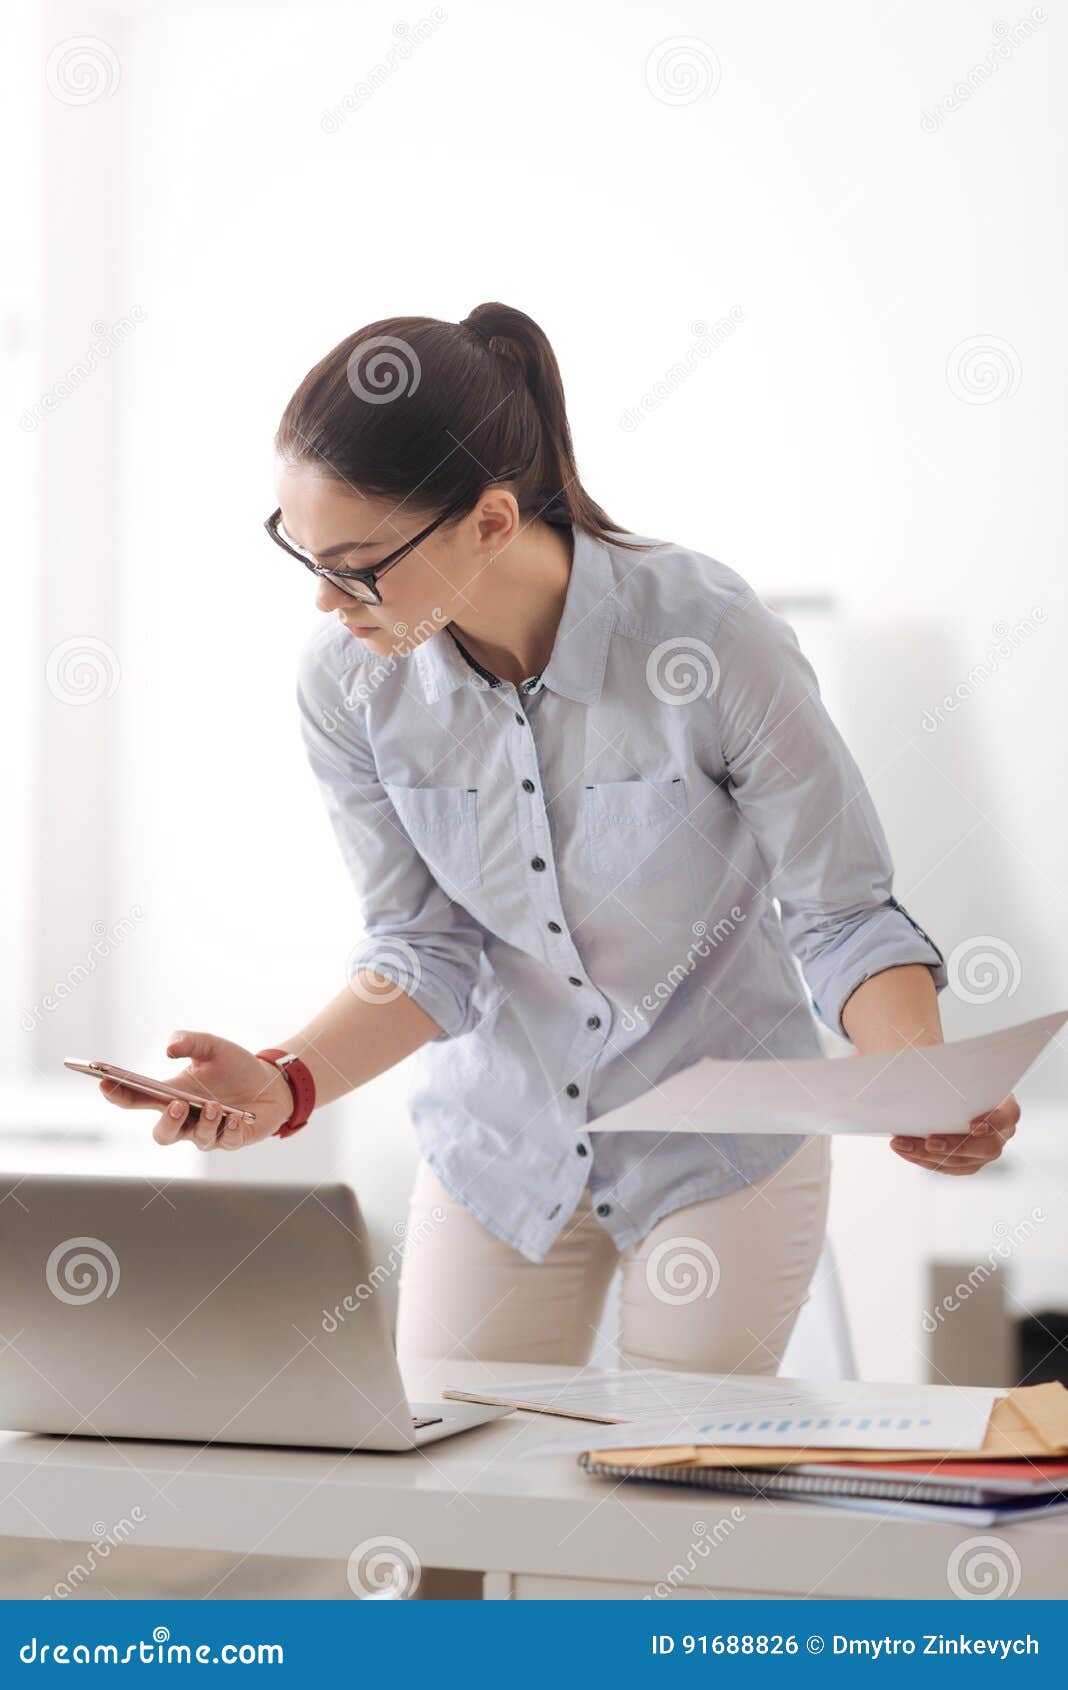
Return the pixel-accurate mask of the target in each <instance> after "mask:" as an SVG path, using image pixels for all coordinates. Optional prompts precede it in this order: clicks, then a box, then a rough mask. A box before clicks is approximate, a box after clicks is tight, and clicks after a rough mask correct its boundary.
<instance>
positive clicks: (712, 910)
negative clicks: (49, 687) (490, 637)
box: [297, 530, 946, 1261]
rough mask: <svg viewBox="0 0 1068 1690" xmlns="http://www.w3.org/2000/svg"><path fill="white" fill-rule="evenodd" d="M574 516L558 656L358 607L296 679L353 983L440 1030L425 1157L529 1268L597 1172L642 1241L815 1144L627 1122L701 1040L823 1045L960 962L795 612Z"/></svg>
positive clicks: (627, 1230) (712, 567) (621, 1220)
mask: <svg viewBox="0 0 1068 1690" xmlns="http://www.w3.org/2000/svg"><path fill="white" fill-rule="evenodd" d="M572 534H573V540H574V557H573V563H572V570H571V577H570V581H569V583H568V590H567V596H566V601H565V604H564V609H563V614H562V617H561V621H560V625H559V628H558V631H557V635H556V640H555V643H554V646H553V650H552V654H551V656H550V659H549V662H548V663H547V665H546V667H545V669H544V670H543V672H542V674H541V675H540V677H536V678H534V679H532V680H530V681H526V682H524V683H523V684H522V686H520V687H516V686H513V685H512V684H511V683H508V682H497V684H496V685H493V684H491V682H490V680H488V679H487V678H486V676H485V672H484V671H483V672H482V673H480V672H479V671H478V670H477V669H476V668H475V667H473V665H472V663H471V662H470V661H469V660H468V659H467V658H466V657H465V655H464V653H463V652H462V651H461V650H460V649H459V647H458V645H457V643H456V640H455V639H454V638H453V635H452V633H451V632H450V630H449V629H448V628H443V627H437V628H436V631H434V632H433V633H432V634H431V635H430V637H429V638H427V639H425V640H424V641H423V643H422V644H419V645H418V646H417V647H416V649H415V650H414V651H412V652H411V655H409V656H407V657H402V658H399V659H396V658H380V657H376V656H375V655H374V654H373V653H370V652H369V651H368V650H367V648H366V647H365V646H364V645H363V644H362V643H361V642H360V641H359V640H358V639H356V638H355V637H354V636H353V635H352V634H350V633H349V632H348V631H347V630H346V629H345V628H344V627H343V626H342V625H341V624H340V623H339V622H338V621H337V620H336V618H334V617H331V618H330V619H329V620H324V622H323V624H322V625H321V626H320V627H319V628H317V630H316V632H315V633H314V635H313V636H312V638H311V639H310V640H309V641H308V643H307V645H306V647H305V649H304V651H303V654H302V657H301V662H300V673H299V680H298V687H297V694H298V699H299V703H300V708H301V723H302V732H303V736H304V742H305V745H306V747H307V752H308V756H309V759H310V761H311V765H312V768H313V770H314V772H315V775H316V777H317V779H318V782H319V785H320V790H321V792H322V795H323V798H324V799H325V802H326V805H327V809H328V811H329V814H330V818H331V821H332V823H333V827H334V830H335V832H336V835H337V838H338V841H339V843H340V845H341V850H342V853H343V855H344V858H345V862H346V864H347V866H348V868H349V870H350V873H351V875H352V879H353V881H354V883H355V885H356V888H357V891H358V895H359V899H360V904H361V906H362V910H363V921H364V926H365V930H366V938H365V939H364V940H363V941H362V942H361V943H359V944H358V945H356V947H355V948H354V949H353V951H352V953H351V955H350V957H349V965H348V966H349V974H350V978H351V977H352V975H353V974H355V971H356V970H357V969H358V968H372V969H374V970H376V971H377V972H378V973H379V974H381V975H383V976H384V977H385V978H386V979H389V980H391V981H394V982H395V983H396V985H397V988H398V990H401V989H402V990H404V991H406V992H408V993H409V995H410V996H411V997H412V998H414V999H415V1001H416V1002H417V1003H418V1004H420V1005H421V1006H422V1008H423V1009H424V1010H425V1011H426V1012H427V1014H428V1015H430V1016H431V1017H432V1018H433V1020H434V1021H435V1022H436V1023H437V1025H438V1026H439V1027H440V1028H441V1029H442V1031H441V1033H440V1035H439V1036H437V1037H435V1038H434V1039H433V1040H431V1041H430V1042H429V1043H428V1044H426V1045H425V1046H424V1047H423V1048H422V1050H421V1051H419V1052H418V1053H417V1054H416V1055H415V1056H413V1057H412V1058H411V1059H410V1060H411V1064H412V1068H413V1070H414V1075H413V1079H414V1083H413V1088H412V1092H411V1095H410V1100H409V1101H410V1108H411V1115H412V1121H413V1126H414V1130H415V1133H416V1138H417V1142H418V1145H419V1148H420V1151H421V1153H422V1155H423V1156H424V1157H425V1158H426V1160H427V1161H428V1162H429V1163H430V1165H431V1167H432V1168H433V1169H434V1171H435V1173H436V1174H437V1175H438V1177H439V1179H440V1180H441V1181H442V1183H443V1184H444V1185H445V1186H446V1188H447V1189H448V1190H449V1191H450V1192H452V1193H453V1195H454V1196H455V1197H456V1198H457V1199H458V1200H459V1201H460V1202H461V1203H463V1204H464V1206H465V1207H466V1208H467V1209H468V1210H469V1211H470V1212H471V1213H472V1214H473V1215H475V1216H476V1217H477V1218H478V1220H480V1221H481V1222H482V1224H483V1225H484V1226H486V1227H488V1228H489V1230H490V1231H491V1232H493V1233H495V1234H496V1236H497V1237H498V1238H501V1239H503V1240H504V1241H505V1242H506V1243H508V1244H510V1245H512V1246H513V1247H514V1248H515V1249H517V1250H519V1251H521V1252H522V1253H523V1254H524V1255H525V1256H527V1257H528V1258H529V1259H530V1260H532V1261H541V1260H543V1258H544V1256H545V1255H546V1253H547V1251H548V1249H549V1247H550V1245H551V1244H552V1242H553V1240H554V1239H555V1238H556V1237H557V1235H558V1234H559V1233H560V1232H561V1230H562V1229H563V1227H564V1226H565V1225H566V1224H567V1221H568V1219H569V1217H570V1216H571V1214H572V1213H573V1211H574V1209H575V1206H576V1204H577V1203H578V1200H579V1198H580V1196H581V1194H582V1191H583V1188H584V1186H585V1185H586V1182H587V1181H588V1182H589V1185H590V1194H591V1198H592V1201H593V1204H594V1209H595V1213H596V1214H597V1216H598V1217H599V1218H600V1219H601V1222H602V1224H603V1225H604V1227H605V1228H606V1230H607V1231H608V1232H609V1233H610V1234H611V1236H612V1238H613V1239H614V1240H615V1242H616V1244H617V1245H618V1246H620V1247H624V1246H626V1245H629V1244H633V1243H635V1242H636V1241H637V1240H639V1239H641V1238H642V1237H644V1236H645V1234H646V1233H647V1232H648V1231H649V1229H650V1228H651V1227H652V1226H653V1225H654V1223H655V1222H656V1221H657V1220H659V1219H660V1217H661V1216H663V1215H665V1214H668V1213H670V1212H671V1211H672V1210H674V1209H677V1208H679V1207H680V1206H681V1205H683V1204H686V1203H694V1202H697V1201H698V1200H700V1199H701V1198H705V1197H715V1196H719V1195H722V1194H724V1193H726V1192H729V1191H733V1190H735V1189H736V1188H738V1187H739V1186H743V1185H746V1184H750V1183H751V1182H752V1181H753V1180H756V1179H759V1178H760V1177H761V1176H762V1175H764V1174H767V1173H769V1172H771V1171H772V1170H773V1169H775V1168H776V1167H778V1166H779V1165H780V1164H781V1163H782V1162H784V1161H785V1160H786V1158H787V1157H788V1156H790V1155H791V1154H792V1153H793V1152H794V1151H795V1150H796V1149H797V1148H798V1147H799V1146H800V1145H801V1144H802V1143H803V1142H804V1139H803V1137H802V1136H800V1135H787V1134H780V1135H777V1136H775V1137H764V1136H746V1135H743V1134H740V1135H732V1134H718V1135H715V1136H705V1135H699V1134H692V1133H680V1134H671V1133H664V1134H660V1133H656V1132H648V1133H612V1132H608V1131H606V1132H603V1133H592V1134H591V1132H590V1131H589V1127H590V1124H591V1123H592V1122H594V1121H596V1120H597V1118H598V1116H601V1115H604V1114H605V1113H607V1111H609V1110H611V1109H615V1108H617V1107H618V1106H619V1105H620V1104H623V1103H627V1102H629V1101H630V1100H631V1099H632V1098H634V1097H636V1096H638V1095H639V1094H641V1093H645V1092H649V1091H652V1092H653V1093H654V1096H655V1088H656V1087H657V1085H658V1084H659V1082H660V1081H662V1080H664V1079H666V1078H667V1077H668V1076H669V1075H671V1074H674V1073H675V1072H676V1071H677V1070H678V1069H680V1068H683V1067H686V1066H687V1065H688V1064H689V1063H692V1062H695V1061H697V1060H698V1059H699V1058H700V1057H702V1056H716V1057H737V1058H739V1059H745V1058H770V1057H796V1056H819V1055H821V1054H823V1051H822V1045H821V1041H820V1038H819V1034H818V1030H817V1026H816V1021H815V1018H814V1014H813V1011H815V1015H817V1016H819V1018H820V1019H821V1020H822V1021H823V1022H825V1023H826V1025H827V1026H828V1027H830V1028H833V1029H834V1031H835V1032H837V1033H839V1034H841V1035H842V1036H846V1035H845V1030H844V1028H843V1027H842V1024H841V1019H840V1017H841V1010H842V1006H843V1005H844V1003H845V1001H846V999H847V998H848V996H849V994H850V993H851V992H852V991H853V990H854V988H855V987H856V986H858V985H859V984H860V983H861V981H862V980H866V979H867V978H868V977H869V976H870V975H872V974H877V973H879V972H880V970H882V969H885V968H890V967H893V966H894V965H895V964H900V963H924V964H926V965H928V966H929V967H930V969H931V971H932V976H933V978H934V983H935V986H936V988H938V989H941V988H942V987H943V986H944V985H945V983H946V970H945V964H944V958H943V956H942V953H941V951H940V950H939V949H938V947H937V946H936V945H935V944H934V943H933V942H932V941H931V940H930V939H929V938H928V936H927V934H926V933H924V932H923V930H922V928H920V927H919V926H917V924H916V922H915V921H914V920H913V919H912V917H911V916H910V915H909V914H908V912H907V911H906V910H905V909H904V908H903V907H902V905H901V904H899V903H898V902H897V900H896V899H895V898H894V897H893V895H892V891H891V887H892V872H893V871H892V865H891V861H890V855H889V851H888V848H887V843H886V838H885V835H884V833H883V830H882V826H881V824H880V822H879V818H878V816H877V814H876V811H875V808H874V806H873V804H872V801H871V798H870V796H869V793H868V791H867V788H866V786H865V784H864V781H863V779H862V778H861V775H860V772H859V770H858V768H857V765H856V763H855V762H854V760H853V758H852V756H851V754H850V752H849V751H848V749H847V747H846V745H845V743H844V741H843V740H842V738H841V736H840V734H839V733H838V730H837V729H836V727H835V726H834V724H833V722H832V721H831V719H830V717H829V716H828V714H827V712H826V709H825V708H824V705H823V703H822V701H821V698H820V694H819V688H818V684H817V680H816V676H815V673H814V671H813V669H812V667H811V665H810V664H809V662H808V661H807V659H806V658H805V657H804V655H803V654H802V652H801V650H800V647H799V645H798V642H797V638H796V636H795V634H794V632H793V630H792V629H791V628H790V626H789V624H788V623H787V622H785V621H784V620H783V619H782V618H781V617H780V616H778V615H777V614H775V613H774V612H772V611H771V610H769V609H768V608H767V606H766V605H765V604H764V603H763V602H762V601H761V599H760V598H759V597H758V596H757V594H756V593H755V592H754V590H753V588H752V587H750V586H749V585H748V584H747V582H746V581H744V580H743V579H742V577H741V576H740V575H738V574H736V573H735V571H734V570H732V569H730V568H728V567H727V565H725V564H723V563H719V562H717V561H716V560H715V559H714V558H711V557H707V556H704V555H703V554H701V553H700V552H695V551H691V550H689V549H687V548H686V547H685V546H681V545H674V544H669V543H658V544H657V545H656V548H655V549H654V550H652V551H648V552H633V551H627V550H625V549H624V548H622V547H620V546H616V545H613V544H608V543H605V542H602V541H600V540H595V539H592V538H590V537H589V536H588V535H586V534H583V533H580V532H577V531H575V530H572ZM630 538H632V539H633V538H644V537H640V536H630ZM795 959H796V961H795ZM802 976H803V978H802ZM806 983H807V987H808V988H809V990H808V991H806V989H805V987H806ZM809 994H811V999H812V1002H811V1004H810V1001H809Z"/></svg>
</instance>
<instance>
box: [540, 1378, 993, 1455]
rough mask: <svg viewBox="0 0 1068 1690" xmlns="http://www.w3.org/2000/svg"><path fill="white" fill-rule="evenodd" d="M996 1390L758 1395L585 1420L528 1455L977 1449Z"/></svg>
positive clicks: (876, 1390) (874, 1390)
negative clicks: (709, 1405) (683, 1449)
mask: <svg viewBox="0 0 1068 1690" xmlns="http://www.w3.org/2000/svg"><path fill="white" fill-rule="evenodd" d="M996 1396H997V1392H996V1391H978V1390H969V1391H967V1392H965V1393H963V1394H962V1396H961V1399H960V1400H959V1401H956V1402H954V1401H949V1400H943V1401H941V1402H937V1403H932V1402H929V1401H926V1400H925V1399H924V1398H922V1397H914V1398H912V1399H911V1400H910V1399H904V1400H901V1401H898V1400H896V1399H894V1398H891V1397H885V1396H883V1395H881V1394H880V1392H879V1390H878V1387H875V1388H874V1389H873V1393H872V1396H871V1400H870V1401H868V1402H864V1403H863V1404H861V1403H860V1402H859V1401H858V1400H857V1399H850V1398H842V1397H841V1396H838V1395H836V1394H835V1393H834V1391H833V1390H831V1391H827V1392H823V1393H821V1394H816V1393H813V1396H812V1398H811V1400H809V1401H806V1402H804V1403H802V1404H801V1405H799V1406H797V1407H790V1408H786V1407H785V1406H783V1405H782V1404H776V1403H774V1402H771V1401H769V1400H767V1399H765V1401H764V1402H762V1403H760V1402H758V1401H756V1400H755V1399H754V1403H753V1405H752V1406H751V1407H749V1408H747V1409H744V1410H738V1409H735V1410H733V1411H732V1412H728V1413H719V1414H712V1415H696V1414H686V1415H682V1416H679V1415H674V1416H661V1417H659V1418H656V1419H648V1420H644V1419H643V1420H632V1421H629V1422H628V1423H627V1424H626V1425H622V1426H620V1425H616V1426H603V1427H598V1428H597V1429H596V1431H595V1430H594V1429H593V1428H592V1427H591V1426H590V1425H589V1424H587V1426H586V1429H585V1431H584V1432H582V1433H580V1434H576V1433H568V1434H566V1435H565V1436H564V1437H563V1438H557V1439H555V1440H553V1441H552V1442H550V1443H543V1444H539V1445H538V1446H537V1448H536V1450H531V1451H530V1452H529V1453H530V1454H532V1455H533V1454H539V1455H551V1454H555V1455H559V1454H560V1453H561V1452H562V1451H579V1450H584V1449H670V1448H672V1447H674V1445H675V1444H716V1445H720V1446H739V1447H743V1448H745V1447H748V1448H753V1447H759V1448H761V1449H764V1448H768V1449H798V1448H803V1449H897V1450H901V1451H902V1453H905V1452H907V1451H909V1450H922V1449H971V1450H978V1449H981V1448H982V1445H983V1440H984V1438H985V1437H986V1429H987V1424H988V1422H989V1420H990V1410H991V1408H992V1407H993V1404H994V1399H995V1397H996Z"/></svg>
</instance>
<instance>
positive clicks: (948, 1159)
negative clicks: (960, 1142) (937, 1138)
mask: <svg viewBox="0 0 1068 1690" xmlns="http://www.w3.org/2000/svg"><path fill="white" fill-rule="evenodd" d="M891 1149H892V1150H893V1151H894V1153H895V1155H897V1156H900V1157H901V1158H902V1160H903V1161H906V1162H910V1163H911V1164H912V1166H913V1167H915V1168H928V1169H930V1171H931V1172H932V1173H947V1174H974V1173H978V1171H979V1169H980V1168H985V1167H986V1166H987V1164H988V1163H989V1162H993V1161H995V1160H996V1154H994V1155H990V1154H987V1155H973V1154H969V1153H968V1152H967V1151H960V1150H958V1151H942V1152H941V1153H940V1154H939V1153H937V1152H931V1151H929V1150H925V1149H924V1148H923V1146H922V1143H921V1145H920V1147H919V1148H916V1149H904V1148H902V1147H901V1146H900V1145H898V1144H896V1143H895V1142H894V1141H893V1140H891Z"/></svg>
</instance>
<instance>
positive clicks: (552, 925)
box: [549, 921, 564, 933]
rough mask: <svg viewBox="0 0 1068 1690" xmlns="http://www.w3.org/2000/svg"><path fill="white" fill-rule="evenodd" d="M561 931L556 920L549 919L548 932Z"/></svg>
mask: <svg viewBox="0 0 1068 1690" xmlns="http://www.w3.org/2000/svg"><path fill="white" fill-rule="evenodd" d="M563 931H564V930H563V928H562V927H561V926H560V923H559V922H558V921H550V923H549V932H550V933H562V932H563Z"/></svg>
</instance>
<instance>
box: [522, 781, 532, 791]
mask: <svg viewBox="0 0 1068 1690" xmlns="http://www.w3.org/2000/svg"><path fill="white" fill-rule="evenodd" d="M533 790H534V782H533V781H532V780H525V781H524V782H523V791H524V792H533Z"/></svg>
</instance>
